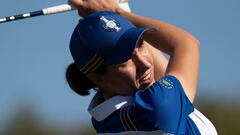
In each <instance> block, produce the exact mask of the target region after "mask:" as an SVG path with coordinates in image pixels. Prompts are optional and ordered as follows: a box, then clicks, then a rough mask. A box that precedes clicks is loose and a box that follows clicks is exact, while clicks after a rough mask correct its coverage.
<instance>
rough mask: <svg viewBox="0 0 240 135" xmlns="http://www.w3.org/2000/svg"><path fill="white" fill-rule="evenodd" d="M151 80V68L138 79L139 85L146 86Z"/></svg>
mask: <svg viewBox="0 0 240 135" xmlns="http://www.w3.org/2000/svg"><path fill="white" fill-rule="evenodd" d="M152 81H153V75H152V70H149V71H147V72H146V73H145V74H144V75H143V76H142V77H141V78H140V79H139V84H140V87H141V88H146V87H148V86H149V85H150V84H151V83H152Z"/></svg>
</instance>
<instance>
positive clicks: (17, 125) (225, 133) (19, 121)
mask: <svg viewBox="0 0 240 135" xmlns="http://www.w3.org/2000/svg"><path fill="white" fill-rule="evenodd" d="M198 101H199V102H198V103H197V104H195V106H197V108H199V110H200V111H201V112H202V113H203V114H205V115H206V116H207V117H208V118H209V119H210V120H211V121H212V123H213V124H214V125H215V127H216V128H217V131H218V133H219V135H239V134H240V128H239V125H240V117H239V114H240V109H239V107H236V106H239V104H238V103H239V102H235V103H234V102H232V103H227V104H220V103H219V102H217V101H209V100H207V99H205V100H203V99H200V100H198ZM2 135H96V132H95V131H94V129H93V128H92V125H91V124H90V123H86V124H83V125H82V126H81V127H80V126H77V125H74V126H73V127H69V126H59V125H56V124H53V125H50V124H46V123H44V122H43V121H42V120H41V119H40V117H38V116H37V114H36V113H34V112H33V110H32V106H29V105H23V106H21V107H20V108H19V110H17V111H16V112H14V114H13V116H12V117H11V119H10V121H9V122H8V124H7V126H6V128H5V129H4V130H3V132H2Z"/></svg>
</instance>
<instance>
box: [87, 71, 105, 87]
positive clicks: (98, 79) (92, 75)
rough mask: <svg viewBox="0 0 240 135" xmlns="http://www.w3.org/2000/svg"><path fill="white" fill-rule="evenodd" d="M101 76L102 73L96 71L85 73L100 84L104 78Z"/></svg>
mask: <svg viewBox="0 0 240 135" xmlns="http://www.w3.org/2000/svg"><path fill="white" fill-rule="evenodd" d="M102 76H103V75H100V74H96V73H88V74H87V77H88V78H89V79H90V80H91V81H93V82H94V83H95V84H97V85H101V84H102V83H103V82H104V79H103V77H102Z"/></svg>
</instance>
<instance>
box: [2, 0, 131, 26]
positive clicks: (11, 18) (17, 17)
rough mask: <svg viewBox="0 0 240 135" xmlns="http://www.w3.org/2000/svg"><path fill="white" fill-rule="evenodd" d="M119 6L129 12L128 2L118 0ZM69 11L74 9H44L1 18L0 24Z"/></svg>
mask: <svg viewBox="0 0 240 135" xmlns="http://www.w3.org/2000/svg"><path fill="white" fill-rule="evenodd" d="M119 6H120V7H122V8H123V9H125V10H128V11H130V8H129V6H128V0H119ZM71 10H75V8H74V7H73V6H71V5H69V4H63V5H58V6H53V7H48V8H44V9H42V10H38V11H33V12H29V13H24V14H19V15H14V16H9V17H5V18H1V19H0V23H5V22H10V21H15V20H20V19H25V18H31V17H35V16H42V15H49V14H56V13H61V12H67V11H71Z"/></svg>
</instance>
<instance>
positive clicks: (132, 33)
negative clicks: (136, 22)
mask: <svg viewBox="0 0 240 135" xmlns="http://www.w3.org/2000/svg"><path fill="white" fill-rule="evenodd" d="M152 29H153V28H147V27H144V28H131V29H129V30H128V31H126V32H125V33H124V34H123V35H122V36H121V37H120V39H119V40H118V42H117V44H116V45H115V46H114V48H112V50H111V52H110V53H109V54H108V56H106V58H104V63H106V64H120V63H124V62H126V61H127V60H128V59H130V58H131V57H132V54H133V51H134V49H135V47H136V46H137V44H138V42H139V40H140V38H141V36H142V34H143V33H144V32H145V31H147V30H152Z"/></svg>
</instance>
